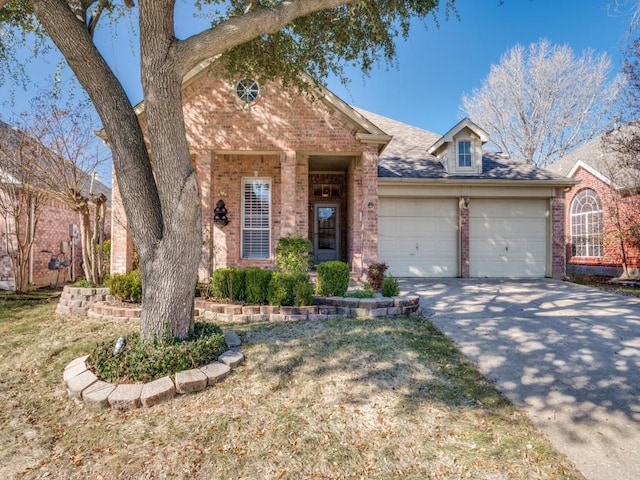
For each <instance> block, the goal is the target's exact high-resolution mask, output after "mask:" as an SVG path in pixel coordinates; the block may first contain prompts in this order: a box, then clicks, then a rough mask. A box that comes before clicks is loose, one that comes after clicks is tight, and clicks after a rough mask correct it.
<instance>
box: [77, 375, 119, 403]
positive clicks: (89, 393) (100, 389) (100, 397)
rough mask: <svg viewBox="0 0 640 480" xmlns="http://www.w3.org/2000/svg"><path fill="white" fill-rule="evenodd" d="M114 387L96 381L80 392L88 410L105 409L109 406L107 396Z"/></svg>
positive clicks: (110, 384)
mask: <svg viewBox="0 0 640 480" xmlns="http://www.w3.org/2000/svg"><path fill="white" fill-rule="evenodd" d="M115 388H116V386H115V385H114V384H112V383H107V382H103V381H102V380H98V381H97V382H96V383H94V384H93V385H91V386H90V387H88V388H86V389H85V390H84V391H83V392H82V400H83V401H84V403H85V405H86V406H87V407H90V408H106V407H108V406H109V395H111V393H113V391H114V390H115Z"/></svg>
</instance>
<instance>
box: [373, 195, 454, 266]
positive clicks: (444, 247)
mask: <svg viewBox="0 0 640 480" xmlns="http://www.w3.org/2000/svg"><path fill="white" fill-rule="evenodd" d="M378 215H379V220H378V259H379V261H381V262H385V263H386V264H387V265H389V270H388V272H387V273H389V274H391V275H393V276H395V277H456V276H457V275H458V262H457V258H458V240H457V238H458V202H457V200H450V199H405V198H402V199H401V198H382V199H380V204H379V210H378Z"/></svg>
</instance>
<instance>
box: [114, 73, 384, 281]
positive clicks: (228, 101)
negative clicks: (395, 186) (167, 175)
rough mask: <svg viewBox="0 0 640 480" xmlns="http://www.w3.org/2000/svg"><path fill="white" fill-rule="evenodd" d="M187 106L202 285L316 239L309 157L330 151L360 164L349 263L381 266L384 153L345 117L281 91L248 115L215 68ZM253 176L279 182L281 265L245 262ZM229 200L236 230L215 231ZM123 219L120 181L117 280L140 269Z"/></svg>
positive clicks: (350, 201) (275, 202) (351, 205)
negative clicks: (224, 271)
mask: <svg viewBox="0 0 640 480" xmlns="http://www.w3.org/2000/svg"><path fill="white" fill-rule="evenodd" d="M183 99H184V116H185V123H186V128H187V140H188V142H189V146H190V150H191V152H192V160H193V162H194V165H195V168H196V171H197V173H198V179H199V183H200V192H201V195H202V205H203V232H204V237H205V238H204V239H203V253H202V261H201V264H200V271H199V275H200V278H201V279H204V278H206V277H208V276H209V275H210V274H211V271H212V270H213V269H214V268H217V267H224V266H229V267H231V266H253V265H257V266H264V267H272V266H273V252H274V250H275V245H276V242H277V239H278V238H279V237H280V236H282V235H286V234H287V233H299V234H301V235H308V234H309V232H310V229H311V226H310V219H311V217H310V215H311V211H310V197H309V182H310V179H309V157H311V156H315V155H326V154H328V153H330V154H334V155H341V156H345V157H348V158H349V159H355V160H351V163H352V164H353V163H357V167H355V168H350V170H349V172H350V173H349V172H347V174H346V178H347V185H346V187H345V188H344V192H345V193H346V196H345V198H343V199H341V203H342V205H343V208H342V212H341V215H342V219H343V221H344V222H345V228H344V229H343V233H346V235H343V236H342V238H343V241H344V242H346V244H345V245H344V247H345V248H343V252H345V256H344V257H343V258H344V259H345V260H347V261H349V262H350V263H351V264H352V269H354V271H357V272H359V271H360V270H362V268H363V262H370V261H375V260H376V259H377V158H378V157H377V149H376V147H372V146H369V145H365V144H363V143H361V142H360V141H359V140H357V139H356V135H355V134H356V133H357V131H356V127H355V126H354V124H353V123H352V122H351V121H349V120H348V119H347V118H346V117H345V116H344V115H343V114H341V113H340V112H338V111H336V110H335V109H333V108H328V107H327V106H326V105H325V104H323V103H322V102H320V101H315V102H310V101H309V99H308V98H307V97H306V95H304V94H298V93H297V92H295V91H293V92H292V93H288V92H287V91H286V90H285V89H284V88H282V87H281V86H280V85H278V84H275V83H274V84H268V85H263V86H261V92H260V96H259V97H258V101H257V102H255V103H254V104H252V105H251V108H250V109H249V110H246V109H245V108H244V104H243V103H242V102H241V101H240V100H239V99H238V98H237V96H236V94H235V86H233V85H230V84H228V83H227V82H226V81H223V80H221V79H220V77H219V76H218V75H217V73H216V72H215V70H211V71H209V72H206V73H205V74H203V75H201V76H200V77H198V78H196V79H195V80H193V81H192V82H191V83H190V84H189V85H188V86H186V87H185V88H184V90H183ZM365 152H366V153H365ZM243 177H262V178H270V179H271V187H272V188H271V192H272V198H271V208H272V210H271V214H272V236H271V252H272V259H269V260H242V259H240V234H241V233H240V220H241V211H240V208H241V191H240V190H241V184H242V178H243ZM350 182H355V183H354V184H353V185H352V184H350ZM363 182H364V183H363ZM219 199H222V200H224V202H225V205H226V208H227V210H228V212H229V220H230V223H229V224H228V225H227V226H225V227H220V226H217V225H213V208H214V207H215V204H216V202H217V201H218V200H219ZM369 203H371V204H372V206H371V207H369V206H368V205H369ZM123 213H124V212H123V210H122V207H121V203H120V201H119V197H118V193H117V190H116V185H115V182H114V200H113V215H114V221H113V238H114V248H113V251H112V252H113V253H112V271H113V272H119V271H125V270H126V269H128V268H130V251H131V240H130V235H129V234H128V232H127V231H126V221H125V220H124V215H123ZM360 215H362V219H361V218H360ZM361 222H363V223H361ZM356 224H358V225H359V226H355V225H356ZM311 238H312V237H311ZM363 238H364V239H365V241H364V242H363ZM363 249H364V252H363Z"/></svg>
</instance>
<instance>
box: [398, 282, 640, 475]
mask: <svg viewBox="0 0 640 480" xmlns="http://www.w3.org/2000/svg"><path fill="white" fill-rule="evenodd" d="M400 287H401V290H402V291H403V292H410V293H415V294H418V295H420V296H421V307H422V313H423V314H424V315H425V316H426V317H428V318H429V319H430V320H431V321H432V322H433V323H434V324H435V325H436V326H437V327H438V328H439V329H440V330H441V331H442V332H443V333H444V334H445V335H447V337H449V338H450V339H451V340H453V341H454V342H455V343H456V345H458V347H459V348H460V349H461V350H462V352H463V353H464V354H465V355H466V356H467V357H468V358H469V359H471V360H472V361H474V362H475V363H476V364H477V365H478V367H479V368H480V370H481V371H482V373H483V374H484V375H485V376H486V377H487V378H488V379H490V380H491V381H492V382H493V383H494V384H495V385H496V387H497V388H498V389H499V390H500V391H501V392H503V393H504V394H505V395H506V396H507V397H508V398H509V399H510V400H511V401H512V402H514V403H515V404H516V405H518V406H520V407H521V408H523V409H524V410H525V411H527V412H528V414H529V416H530V417H531V419H532V420H533V422H534V423H535V424H536V425H537V426H538V427H539V428H540V429H541V430H542V431H543V432H544V433H545V434H546V435H547V436H548V437H549V439H550V440H551V441H552V443H553V444H554V446H555V448H556V449H557V450H559V451H561V452H563V453H565V454H566V455H567V456H568V457H569V458H570V459H571V460H572V461H573V462H574V463H575V464H576V465H577V466H578V468H579V469H580V470H581V471H582V472H583V474H584V475H585V476H586V477H587V478H589V479H591V480H626V479H628V480H632V479H633V480H636V479H638V478H640V452H639V450H640V299H636V298H631V297H625V296H622V295H616V294H611V293H607V292H603V291H601V290H597V289H594V288H589V287H584V286H581V285H574V284H571V283H568V282H563V281H559V280H549V279H544V280H522V281H520V280H515V281H512V280H487V279H447V280H438V279H427V280H425V279H422V280H409V279H404V280H401V282H400Z"/></svg>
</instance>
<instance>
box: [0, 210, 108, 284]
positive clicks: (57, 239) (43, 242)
mask: <svg viewBox="0 0 640 480" xmlns="http://www.w3.org/2000/svg"><path fill="white" fill-rule="evenodd" d="M0 224H1V226H0V240H1V241H0V256H2V255H5V254H6V253H7V249H6V238H7V237H6V232H5V222H4V219H1V221H0ZM72 224H75V225H79V220H78V214H77V213H76V211H75V210H73V209H72V208H70V207H69V206H67V205H66V204H65V203H63V202H61V201H59V200H54V199H49V200H47V201H46V203H45V204H44V205H43V207H42V211H41V213H40V216H39V218H38V223H37V226H36V232H35V241H34V244H33V282H32V285H34V286H48V285H53V284H55V282H56V276H57V273H58V272H57V271H56V270H49V269H48V268H47V267H48V264H49V259H50V258H51V254H49V253H45V252H43V251H42V250H48V251H51V252H53V253H55V254H58V253H59V252H61V247H62V243H64V244H65V247H66V253H65V254H64V255H61V256H60V258H61V260H67V261H69V262H71V261H72V258H73V259H74V262H73V267H71V266H70V267H69V268H68V269H62V270H61V271H60V279H59V284H63V283H64V282H65V281H71V280H72V277H71V275H72V268H73V269H74V272H73V273H74V275H75V279H79V278H83V277H84V273H83V271H82V245H81V243H80V242H79V240H78V243H77V245H75V247H74V248H72V246H71V238H70V236H69V226H70V225H72ZM105 230H106V231H105V236H106V238H108V237H109V232H110V227H109V219H107V222H105ZM7 279H9V280H10V281H11V282H12V283H13V271H12V266H11V262H10V260H9V258H6V257H5V258H3V259H2V260H1V262H0V280H5V281H6V280H7Z"/></svg>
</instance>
